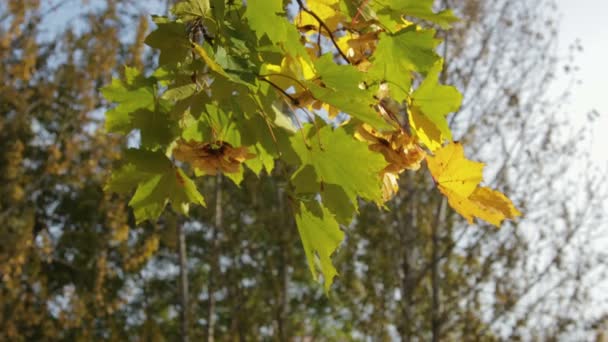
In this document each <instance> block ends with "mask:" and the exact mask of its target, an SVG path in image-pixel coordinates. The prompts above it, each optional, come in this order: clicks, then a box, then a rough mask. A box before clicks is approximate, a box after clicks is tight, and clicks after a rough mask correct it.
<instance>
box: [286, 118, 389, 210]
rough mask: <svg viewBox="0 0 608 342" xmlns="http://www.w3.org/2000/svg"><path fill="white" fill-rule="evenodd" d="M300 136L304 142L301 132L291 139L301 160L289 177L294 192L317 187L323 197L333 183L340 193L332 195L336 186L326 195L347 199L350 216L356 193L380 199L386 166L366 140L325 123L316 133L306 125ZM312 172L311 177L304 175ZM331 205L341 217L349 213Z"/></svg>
mask: <svg viewBox="0 0 608 342" xmlns="http://www.w3.org/2000/svg"><path fill="white" fill-rule="evenodd" d="M318 124H319V123H318ZM318 124H317V125H318ZM303 135H304V136H306V137H307V141H306V142H305V141H304V139H303V138H302V135H300V134H296V135H293V136H292V137H291V139H290V140H291V144H292V146H293V149H294V151H295V152H296V154H297V155H298V157H299V158H300V161H301V165H300V167H299V169H298V170H296V172H295V173H294V175H293V177H292V180H294V183H295V184H294V185H295V186H296V191H299V192H303V193H308V192H311V189H318V191H319V192H321V193H322V196H323V195H324V194H323V192H324V188H325V186H326V185H329V186H333V185H335V186H336V187H337V190H341V191H342V192H343V194H335V190H336V189H335V188H332V190H331V191H332V193H331V194H329V195H326V196H332V197H336V196H340V197H342V198H345V199H347V200H348V201H349V202H350V203H351V204H352V206H348V207H346V208H351V210H352V211H351V212H350V216H351V217H352V214H353V213H354V211H355V210H356V208H357V196H358V197H361V198H363V199H365V200H368V201H375V202H377V203H380V202H382V180H381V177H380V171H381V170H382V169H383V168H384V167H385V166H386V161H385V160H384V157H383V156H382V155H381V154H379V153H375V152H373V151H370V150H369V148H368V146H367V144H366V143H364V142H361V141H358V140H356V139H355V138H354V137H353V136H352V135H349V134H348V133H347V132H346V131H345V130H344V129H343V128H337V129H332V128H331V127H330V126H324V127H323V128H321V129H319V131H318V132H315V129H314V127H313V126H312V125H307V126H305V127H304V128H303ZM312 171H314V176H312V175H306V173H310V172H312ZM300 173H303V174H302V175H301V174H300ZM313 179H314V183H313V184H311V180H313ZM312 191H314V190H312ZM333 208H335V209H336V210H337V212H336V213H337V214H338V216H339V217H340V218H345V217H348V216H349V215H348V214H349V213H348V212H344V211H343V209H345V208H344V207H337V206H336V207H333ZM330 209H331V208H330Z"/></svg>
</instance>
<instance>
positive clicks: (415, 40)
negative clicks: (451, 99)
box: [369, 29, 441, 102]
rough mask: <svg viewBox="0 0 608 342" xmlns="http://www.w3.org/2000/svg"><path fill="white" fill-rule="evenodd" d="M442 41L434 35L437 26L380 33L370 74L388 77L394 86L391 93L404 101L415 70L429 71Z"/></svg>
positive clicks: (399, 100) (391, 85) (390, 83)
mask: <svg viewBox="0 0 608 342" xmlns="http://www.w3.org/2000/svg"><path fill="white" fill-rule="evenodd" d="M440 42H441V41H440V40H439V39H435V30H421V31H416V30H411V29H405V30H402V31H400V32H398V33H396V34H388V33H381V34H380V40H379V42H378V47H377V48H376V51H375V52H374V55H373V65H372V67H371V68H370V70H369V74H370V77H372V78H373V79H374V80H376V81H385V82H388V83H389V86H390V88H391V96H392V97H393V98H394V99H395V100H396V101H397V102H402V101H404V100H405V99H406V98H407V96H408V94H409V92H410V87H411V84H412V74H411V73H412V72H413V71H416V72H422V73H424V72H427V71H428V70H429V69H430V68H431V67H432V66H433V64H435V62H436V61H437V60H439V58H440V57H439V55H437V53H436V52H435V48H436V47H437V45H438V44H439V43H440Z"/></svg>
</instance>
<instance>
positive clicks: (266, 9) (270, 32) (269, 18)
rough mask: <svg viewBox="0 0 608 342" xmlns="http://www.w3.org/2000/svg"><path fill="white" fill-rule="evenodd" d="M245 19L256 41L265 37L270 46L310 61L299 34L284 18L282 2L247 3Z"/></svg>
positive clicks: (281, 0) (279, 0) (271, 0)
mask: <svg viewBox="0 0 608 342" xmlns="http://www.w3.org/2000/svg"><path fill="white" fill-rule="evenodd" d="M245 17H246V18H247V21H248V22H249V26H250V27H251V29H253V30H254V31H255V34H256V36H257V37H258V39H262V38H263V37H264V36H266V37H268V39H270V41H271V42H272V45H280V46H281V47H282V48H283V50H284V51H285V53H287V54H290V55H292V56H298V55H299V56H301V57H302V58H304V59H305V60H306V61H310V57H309V56H308V53H307V52H306V49H305V48H304V45H302V44H301V43H300V33H299V32H298V30H297V28H296V27H295V26H294V25H293V24H292V23H290V22H289V21H288V20H287V18H285V11H284V9H283V0H264V1H248V2H247V10H246V11H245Z"/></svg>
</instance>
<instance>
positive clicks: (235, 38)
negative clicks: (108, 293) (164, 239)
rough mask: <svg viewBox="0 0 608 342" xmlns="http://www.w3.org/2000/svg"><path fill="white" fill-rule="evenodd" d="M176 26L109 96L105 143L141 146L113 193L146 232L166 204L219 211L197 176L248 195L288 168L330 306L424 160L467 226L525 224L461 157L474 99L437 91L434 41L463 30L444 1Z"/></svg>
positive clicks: (297, 7) (314, 2) (339, 6)
mask: <svg viewBox="0 0 608 342" xmlns="http://www.w3.org/2000/svg"><path fill="white" fill-rule="evenodd" d="M291 5H294V6H291ZM290 9H291V10H290ZM172 13H173V15H174V17H173V18H168V17H161V16H156V17H154V18H153V20H154V22H155V23H156V24H157V29H156V30H155V31H153V32H152V33H151V34H150V35H149V36H148V37H147V38H146V43H147V44H148V45H149V46H150V47H152V48H154V49H157V50H159V51H160V56H159V66H158V68H157V69H156V70H155V71H154V72H153V73H151V75H149V76H146V75H142V74H141V73H140V72H139V71H138V70H137V69H135V68H126V69H125V73H124V77H123V79H122V80H118V79H115V80H114V81H113V82H112V84H111V85H109V86H107V87H105V88H104V89H103V94H104V96H105V97H106V99H107V100H109V101H112V102H114V103H116V106H115V107H114V108H113V109H112V110H110V111H108V112H107V114H106V129H107V131H108V132H112V133H122V134H130V133H132V132H134V131H137V132H139V135H140V144H139V147H138V148H132V149H129V150H128V151H127V152H126V153H125V154H124V155H125V158H124V159H125V163H124V165H123V166H122V167H121V168H119V169H117V170H115V171H114V172H113V174H112V177H111V179H110V180H109V182H108V184H107V190H108V191H113V192H119V193H128V192H131V191H133V190H135V193H134V195H133V197H132V199H131V201H130V203H129V204H130V206H131V207H132V208H133V210H134V214H135V218H136V221H137V222H138V223H139V222H142V221H145V220H157V219H158V217H159V216H160V215H161V213H162V212H163V210H164V208H165V206H166V204H167V203H170V204H171V206H172V208H173V209H174V210H176V211H178V212H181V213H183V214H187V213H188V207H189V205H190V204H191V203H193V204H199V205H205V201H204V199H203V196H202V195H201V193H199V191H198V189H197V188H196V185H195V183H194V182H193V180H192V179H191V178H189V176H188V174H189V173H190V172H189V171H192V172H193V173H194V175H195V176H197V177H201V176H205V175H214V174H216V173H223V174H225V175H226V176H227V177H228V178H230V179H231V180H232V181H234V182H235V183H236V184H239V183H240V182H241V181H242V179H243V173H244V172H245V170H244V166H246V167H247V168H248V169H250V170H251V171H253V172H254V173H255V174H260V173H261V172H263V171H265V172H267V173H270V172H271V171H272V170H273V169H274V167H275V161H276V160H277V159H280V160H281V161H282V163H281V165H284V166H285V167H282V168H281V170H280V172H281V174H282V175H283V176H284V177H285V178H286V179H287V180H289V182H288V184H289V185H288V189H286V193H287V196H288V199H289V204H290V207H291V209H292V211H293V212H294V216H295V220H296V223H297V226H298V230H299V233H300V237H301V240H302V243H303V245H304V250H305V253H306V256H307V259H308V264H309V266H310V270H311V272H312V274H313V277H314V278H315V279H317V278H318V276H319V275H322V276H323V279H324V285H325V289H326V291H327V290H329V288H330V286H331V283H332V281H333V278H334V276H335V275H336V274H337V272H336V269H335V268H334V266H333V265H332V262H331V255H332V254H333V253H334V251H335V250H336V249H337V248H338V246H339V245H340V243H341V242H342V240H343V238H344V233H343V231H342V230H341V229H340V225H348V224H350V223H351V221H352V220H353V218H354V216H355V215H356V213H357V211H358V200H359V199H362V200H365V201H368V202H374V203H376V204H377V205H378V206H381V207H383V206H384V204H385V203H386V202H387V201H388V200H390V199H391V198H392V197H393V196H394V194H395V193H396V192H397V191H398V186H397V184H398V183H397V180H398V178H399V176H400V175H401V174H402V173H403V172H404V171H405V170H417V169H419V168H420V165H421V164H422V162H423V161H424V160H425V159H426V160H427V163H428V166H429V167H428V168H429V170H430V172H431V175H432V176H433V178H434V179H435V181H436V183H437V185H438V187H439V190H440V191H441V192H442V193H443V194H444V195H445V196H446V197H447V198H448V201H449V203H450V205H451V206H452V207H453V208H454V209H455V210H456V211H458V212H459V213H461V214H462V215H463V216H464V217H466V218H467V219H468V220H469V221H472V220H473V217H478V218H481V219H483V220H486V221H488V222H490V223H492V224H494V225H497V226H498V225H500V223H501V221H502V220H503V219H505V218H512V217H515V216H518V215H519V212H518V211H517V210H516V209H515V208H514V206H513V205H512V203H511V201H510V200H509V199H508V198H506V197H505V196H504V195H502V194H501V193H498V192H495V191H493V190H490V189H488V188H485V187H481V186H479V184H480V182H481V181H482V167H483V164H481V163H476V162H472V161H469V160H467V159H466V158H465V156H464V151H463V148H462V146H461V145H460V144H458V143H455V142H452V135H451V132H450V130H449V127H448V122H447V120H446V116H447V115H448V114H450V113H451V112H454V111H456V110H458V108H459V107H460V104H461V100H462V96H461V95H460V93H459V92H458V90H457V89H456V88H454V87H451V86H446V85H442V84H440V82H439V78H440V74H441V72H442V69H443V60H442V58H441V57H440V56H439V55H438V54H437V52H436V48H437V46H438V45H439V44H440V43H441V40H440V39H438V38H436V30H435V29H434V28H433V27H434V26H439V27H441V28H443V29H447V28H449V26H450V24H451V23H453V22H454V21H456V20H457V19H456V17H455V16H454V15H453V14H452V12H451V11H441V12H436V11H434V10H433V1H432V0H412V1H403V0H399V1H397V0H392V1H382V2H380V1H361V2H360V3H358V4H357V2H353V1H345V0H309V1H307V2H306V3H304V2H303V1H301V0H298V1H297V2H296V3H295V4H287V3H285V2H284V1H283V0H268V1H249V2H247V4H246V5H245V4H242V3H241V2H232V1H229V2H226V1H225V0H187V1H183V2H180V3H178V4H176V5H175V6H174V7H173V9H172Z"/></svg>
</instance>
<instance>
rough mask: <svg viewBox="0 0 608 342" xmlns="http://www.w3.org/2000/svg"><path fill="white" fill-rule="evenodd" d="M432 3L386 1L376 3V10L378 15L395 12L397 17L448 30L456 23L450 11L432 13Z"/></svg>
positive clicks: (399, 0) (425, 0)
mask: <svg viewBox="0 0 608 342" xmlns="http://www.w3.org/2000/svg"><path fill="white" fill-rule="evenodd" d="M433 3H434V1H433V0H388V1H383V2H381V3H378V4H377V5H376V9H377V11H378V14H385V13H389V12H393V11H396V12H398V17H401V16H402V15H407V16H412V17H417V18H420V19H423V20H428V21H430V22H433V23H435V24H437V25H439V26H440V27H441V28H443V29H449V28H450V26H451V24H453V23H455V22H457V21H458V17H456V16H455V15H454V12H452V10H451V9H449V10H444V11H440V12H434V11H433Z"/></svg>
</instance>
